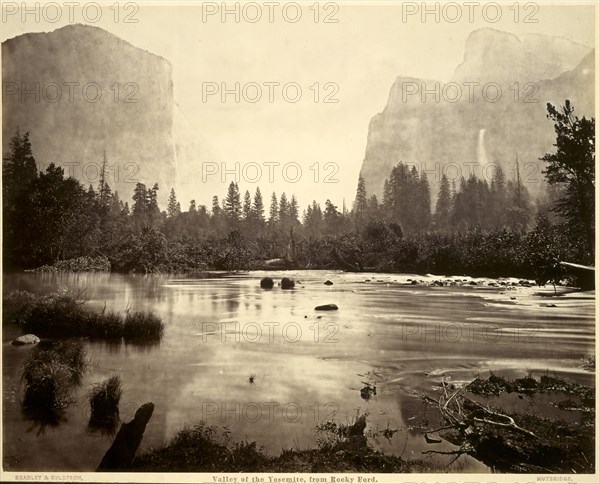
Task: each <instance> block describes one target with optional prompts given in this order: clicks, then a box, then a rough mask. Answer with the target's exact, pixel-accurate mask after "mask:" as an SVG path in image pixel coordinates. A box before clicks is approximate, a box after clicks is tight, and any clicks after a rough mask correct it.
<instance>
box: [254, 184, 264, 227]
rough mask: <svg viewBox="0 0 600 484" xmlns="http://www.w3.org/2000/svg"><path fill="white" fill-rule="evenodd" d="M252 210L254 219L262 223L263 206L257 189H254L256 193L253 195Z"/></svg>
mask: <svg viewBox="0 0 600 484" xmlns="http://www.w3.org/2000/svg"><path fill="white" fill-rule="evenodd" d="M252 210H253V212H254V216H255V217H256V219H257V220H259V221H260V222H264V220H265V206H264V204H263V198H262V193H260V188H259V187H256V192H255V193H254V204H253V205H252Z"/></svg>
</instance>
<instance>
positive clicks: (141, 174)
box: [2, 24, 219, 208]
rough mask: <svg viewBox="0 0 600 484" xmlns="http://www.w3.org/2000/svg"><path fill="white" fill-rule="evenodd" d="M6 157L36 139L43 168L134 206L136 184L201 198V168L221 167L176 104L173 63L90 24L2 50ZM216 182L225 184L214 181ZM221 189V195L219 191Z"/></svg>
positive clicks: (162, 195)
mask: <svg viewBox="0 0 600 484" xmlns="http://www.w3.org/2000/svg"><path fill="white" fill-rule="evenodd" d="M2 83H3V90H4V93H3V94H4V98H3V100H2V115H3V122H2V138H3V141H2V150H3V153H6V152H7V151H8V149H9V143H10V139H11V137H12V136H13V135H14V133H15V131H16V129H17V126H19V127H20V129H21V132H24V131H29V132H30V134H31V142H32V148H33V153H34V156H35V158H36V161H37V163H38V168H40V169H44V168H45V167H46V166H47V165H48V164H50V163H55V164H57V165H60V166H63V167H64V168H65V173H66V174H67V175H69V174H71V175H73V176H74V177H75V178H77V179H78V180H80V181H81V182H82V183H83V184H84V185H85V186H86V187H87V186H88V185H89V184H91V185H93V186H94V187H97V186H98V182H99V170H100V167H101V163H102V160H103V153H104V151H106V155H107V174H106V180H107V181H108V183H109V185H110V186H111V188H112V190H113V191H115V190H117V191H118V192H119V194H120V195H121V198H122V199H124V200H128V201H130V202H131V196H132V194H133V189H134V187H135V183H136V182H138V181H139V182H142V183H145V184H146V185H149V186H152V185H153V184H154V183H155V182H157V183H158V184H159V189H160V190H159V199H160V200H159V201H160V202H161V205H164V201H165V200H166V199H167V197H168V195H169V191H170V189H171V187H174V188H175V189H176V191H177V196H178V199H179V200H180V201H181V202H182V206H184V208H187V206H186V204H187V201H188V200H190V199H191V198H198V197H199V195H200V194H198V193H197V189H198V181H199V180H200V179H201V169H202V162H204V161H211V162H217V161H219V160H218V158H217V157H216V155H215V154H214V153H213V152H212V150H211V149H210V147H209V144H208V142H207V141H206V140H205V139H204V138H203V137H202V136H201V135H200V134H199V133H198V132H197V130H195V129H194V128H193V127H192V125H191V123H190V122H189V121H188V119H187V118H186V116H185V114H184V113H183V112H182V111H181V109H180V108H179V106H178V105H177V104H176V103H175V100H174V96H173V81H172V66H171V63H170V62H169V61H168V60H166V59H164V58H162V57H160V56H158V55H155V54H152V53H150V52H147V51H145V50H143V49H140V48H138V47H136V46H134V45H132V44H130V43H128V42H126V41H124V40H122V39H121V38H119V37H117V36H115V35H113V34H111V33H109V32H107V31H105V30H103V29H101V28H98V27H93V26H89V25H79V24H75V25H68V26H65V27H62V28H59V29H57V30H54V31H52V32H41V33H27V34H23V35H19V36H17V37H14V38H12V39H9V40H6V41H5V42H3V43H2ZM213 178H216V177H213ZM211 189H212V187H211Z"/></svg>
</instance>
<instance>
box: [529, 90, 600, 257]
mask: <svg viewBox="0 0 600 484" xmlns="http://www.w3.org/2000/svg"><path fill="white" fill-rule="evenodd" d="M546 108H547V110H548V118H549V119H551V120H552V121H554V131H555V132H556V143H555V144H554V146H555V148H556V152H555V153H547V154H546V155H544V156H543V157H542V158H541V160H543V161H545V162H546V168H545V169H544V171H543V173H544V175H545V176H546V179H547V180H548V182H549V183H550V184H559V185H563V186H564V188H565V192H564V196H563V197H562V198H561V199H560V200H558V202H557V203H556V205H555V210H556V211H557V212H558V213H560V214H561V215H563V216H564V217H565V218H566V219H567V220H568V221H569V224H570V225H571V227H572V230H573V231H575V232H576V233H578V234H579V235H580V236H581V237H582V238H583V239H584V240H585V246H586V250H587V256H586V259H587V260H588V261H593V256H592V255H593V254H594V217H595V206H594V202H595V197H594V195H595V189H596V187H595V168H596V166H595V165H596V141H595V140H596V137H595V127H596V122H595V119H594V118H591V119H587V118H586V117H585V116H583V117H582V118H579V117H577V116H575V115H574V114H573V113H574V111H575V108H574V107H573V106H572V105H571V102H570V101H569V100H568V99H567V100H566V101H565V105H564V106H563V107H562V109H560V110H558V109H556V108H555V107H554V106H553V105H552V104H550V103H548V104H547V106H546Z"/></svg>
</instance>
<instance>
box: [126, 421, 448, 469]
mask: <svg viewBox="0 0 600 484" xmlns="http://www.w3.org/2000/svg"><path fill="white" fill-rule="evenodd" d="M366 419H367V415H366V414H362V415H359V416H357V417H356V418H355V419H354V420H353V421H352V422H351V423H348V424H338V423H334V422H325V423H323V424H321V425H319V426H318V427H317V429H316V430H317V432H318V433H319V435H320V438H319V439H318V442H319V444H318V447H316V448H314V449H306V450H298V449H290V450H284V451H282V452H281V454H280V455H279V456H270V455H268V454H267V453H266V452H265V451H264V449H262V448H257V446H256V442H236V443H233V442H231V440H230V436H229V433H228V432H227V431H225V432H223V433H221V434H220V433H219V432H218V430H217V428H216V427H213V426H208V425H206V424H205V423H204V422H201V423H200V424H198V425H195V426H193V427H187V428H184V429H183V430H181V431H180V432H179V433H178V434H177V435H176V436H175V437H174V438H173V439H172V440H171V441H170V442H168V443H167V444H166V445H164V446H162V447H160V448H152V449H149V450H148V451H147V452H146V453H144V454H142V455H139V456H138V457H136V458H135V460H134V462H133V465H132V468H131V469H130V470H131V471H135V472H386V473H387V472H433V471H435V470H436V469H435V468H434V467H433V466H432V464H431V463H428V462H424V461H421V460H406V459H403V458H402V457H399V456H395V455H389V454H384V453H382V452H379V451H376V450H374V449H373V448H372V446H371V445H370V443H369V441H368V438H367V436H368V435H369V433H368V432H366V431H365V429H366V425H367V422H366ZM438 470H439V469H438Z"/></svg>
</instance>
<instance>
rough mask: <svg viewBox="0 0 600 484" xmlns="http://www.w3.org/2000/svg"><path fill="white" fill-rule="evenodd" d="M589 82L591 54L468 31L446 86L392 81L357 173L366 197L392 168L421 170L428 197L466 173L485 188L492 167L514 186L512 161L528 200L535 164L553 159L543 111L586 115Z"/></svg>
mask: <svg viewBox="0 0 600 484" xmlns="http://www.w3.org/2000/svg"><path fill="white" fill-rule="evenodd" d="M594 73H595V69H594V51H593V50H592V49H590V48H589V47H586V46H582V45H580V44H575V43H573V42H571V41H569V40H566V39H561V38H556V37H549V36H541V35H532V36H525V37H523V38H522V39H519V38H518V37H516V36H514V35H512V34H508V33H506V32H500V31H497V30H493V29H482V30H478V31H475V32H474V33H472V34H471V35H470V36H469V38H468V39H467V42H466V45H465V55H464V60H463V62H462V63H461V64H460V65H459V66H458V67H457V69H456V72H455V74H454V76H453V78H452V79H451V81H450V82H451V83H452V84H449V83H448V84H444V83H440V82H438V81H436V80H425V79H416V78H411V77H398V78H397V79H396V81H395V82H394V84H393V86H392V88H391V90H390V94H389V98H388V102H387V105H386V107H385V109H384V110H383V112H381V113H380V114H377V115H376V116H374V117H373V118H372V120H371V123H370V125H369V134H368V139H367V147H366V153H365V159H364V161H363V165H362V168H361V175H362V176H363V177H364V179H365V183H366V188H367V191H368V193H369V194H376V195H377V196H378V197H380V196H381V193H382V189H383V181H384V179H385V177H387V176H388V175H389V173H390V171H391V169H392V167H393V166H394V165H396V164H397V163H398V162H400V161H403V162H405V163H409V164H415V165H416V166H417V168H419V169H423V168H424V169H425V170H427V173H428V177H429V181H430V184H431V186H432V192H433V194H434V195H435V193H436V192H437V186H438V182H439V180H440V178H441V175H442V173H446V174H447V175H448V177H449V178H450V179H453V178H455V179H456V180H457V181H458V178H459V177H460V175H463V176H465V178H466V177H468V176H469V173H471V172H473V173H475V175H477V176H479V177H485V178H487V179H488V180H489V179H491V176H492V174H493V165H490V163H492V162H493V163H497V164H499V165H500V166H502V168H503V169H504V171H505V174H506V176H507V177H508V178H510V179H512V178H514V177H515V173H516V172H515V157H516V153H518V155H519V160H520V175H521V179H522V181H524V183H526V184H527V188H528V189H529V190H530V192H532V193H533V194H534V195H535V194H539V193H541V192H542V190H543V189H544V183H543V176H542V175H541V169H542V162H541V161H539V157H540V156H542V155H544V154H545V153H546V152H548V151H549V150H552V144H553V142H554V138H555V136H554V130H553V126H552V123H551V122H550V121H548V120H547V119H546V103H548V102H550V103H552V104H555V105H559V104H563V103H564V101H565V99H570V100H571V101H572V103H573V104H574V106H575V108H576V114H577V115H578V116H582V115H588V116H590V115H593V114H594V106H595V99H594V95H595V88H594V75H595V74H594ZM488 83H489V85H488V86H487V87H486V85H487V84H488ZM471 86H472V87H471ZM471 89H472V91H471ZM436 90H437V91H438V92H439V94H437V95H436V94H425V92H426V91H427V92H429V93H435V92H436ZM498 96H500V97H499V98H498ZM496 98H498V99H496ZM486 166H490V168H487V169H485V167H486Z"/></svg>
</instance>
